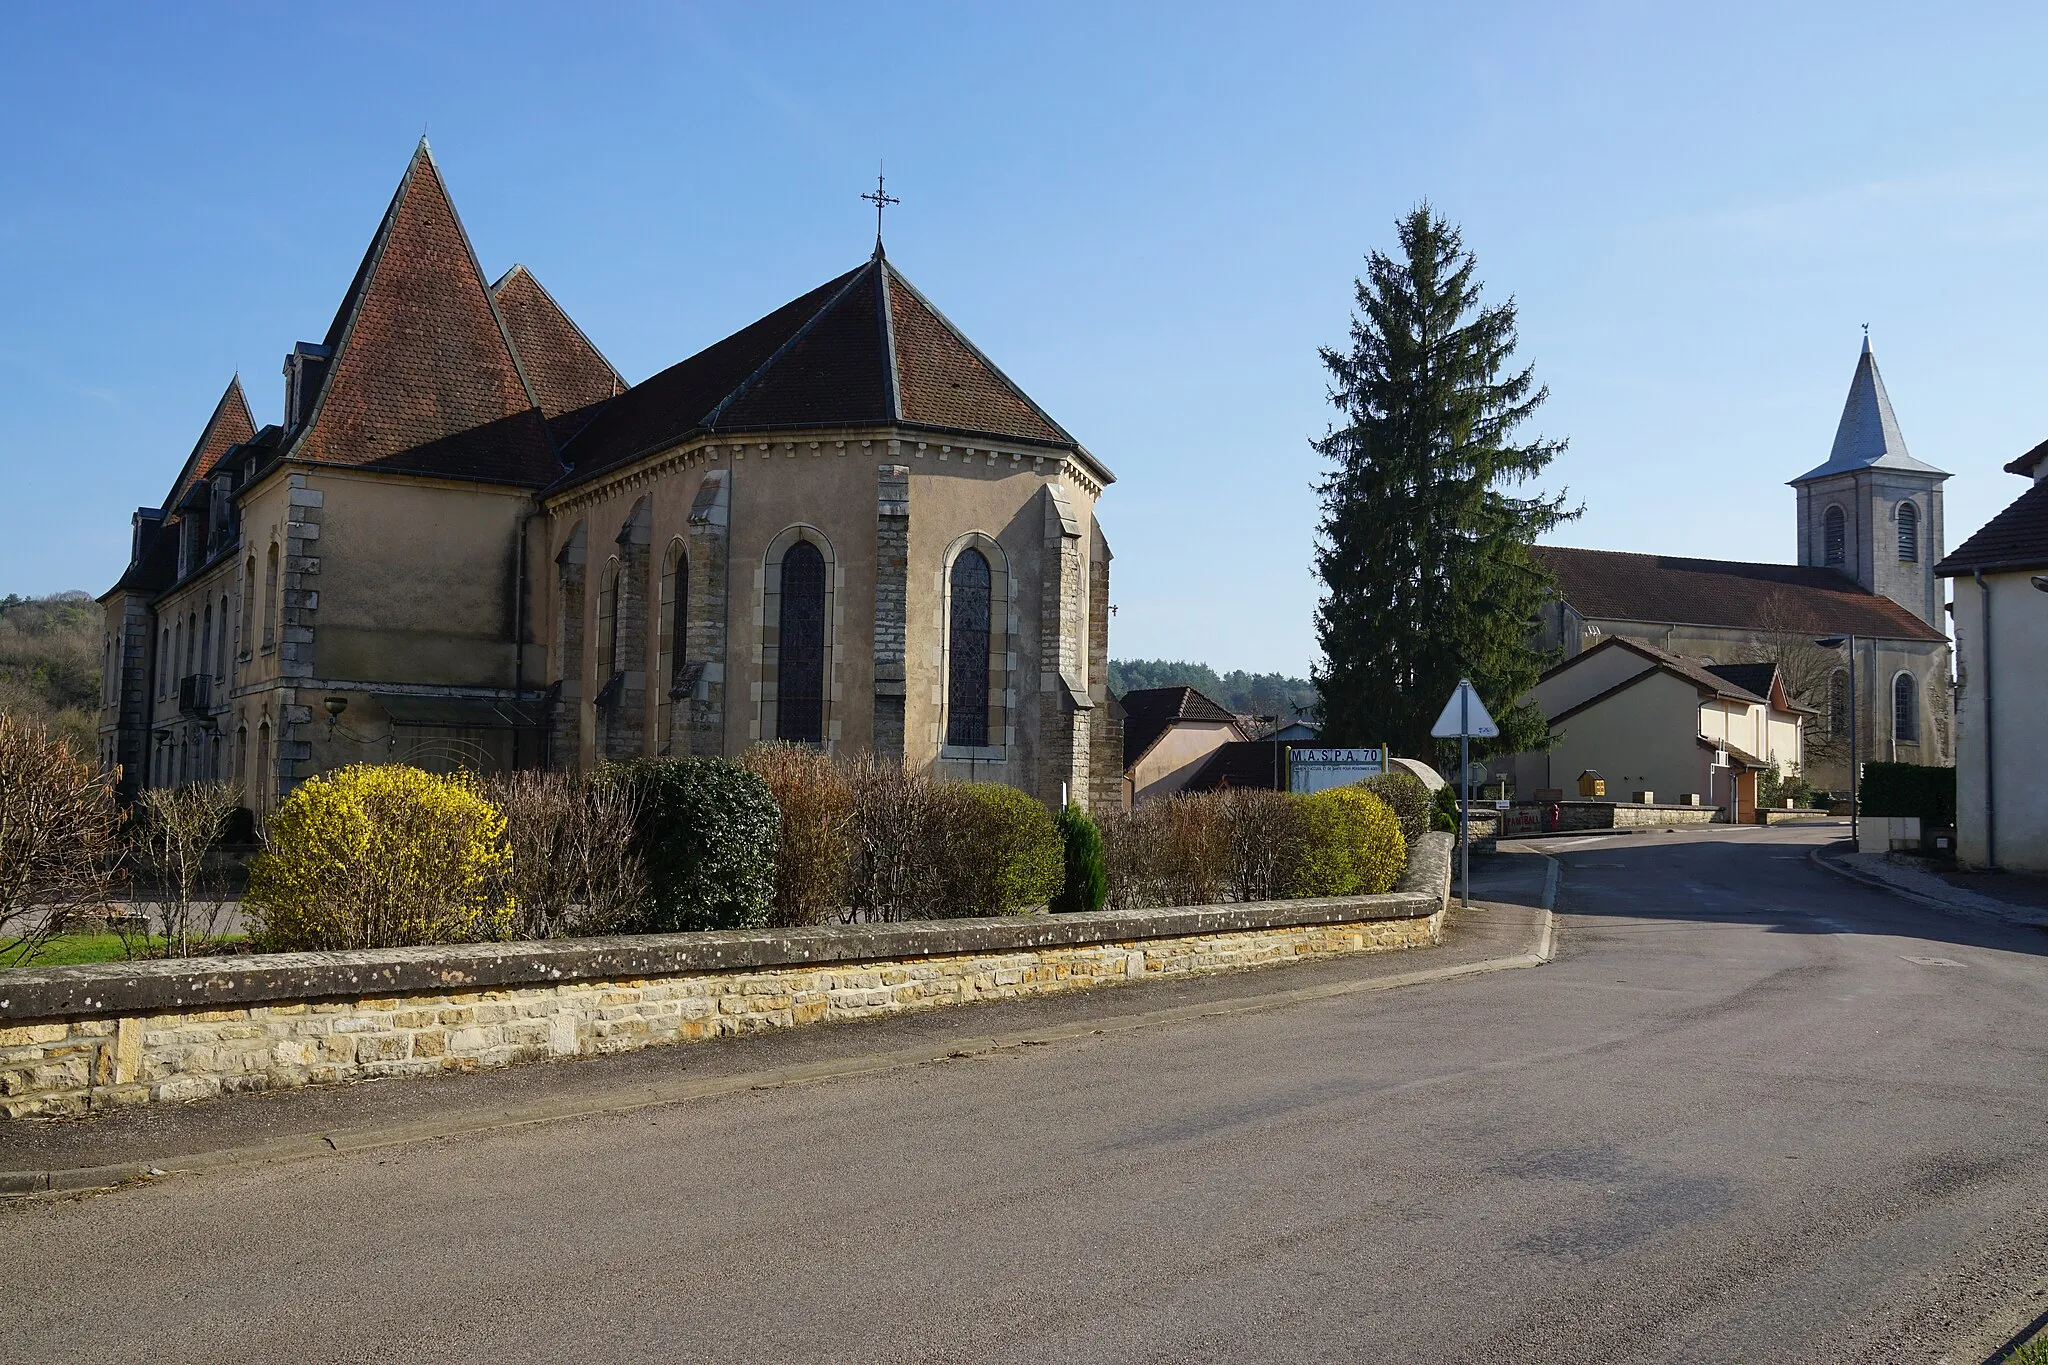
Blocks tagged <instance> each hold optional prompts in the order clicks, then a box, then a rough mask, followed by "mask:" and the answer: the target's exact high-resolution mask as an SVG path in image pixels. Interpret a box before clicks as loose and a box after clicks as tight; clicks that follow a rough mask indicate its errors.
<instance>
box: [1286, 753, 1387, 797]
mask: <svg viewBox="0 0 2048 1365" xmlns="http://www.w3.org/2000/svg"><path fill="white" fill-rule="evenodd" d="M1386 770H1387V751H1386V749H1385V748H1378V749H1304V748H1289V749H1288V751H1287V785H1288V788H1289V789H1290V790H1292V791H1298V792H1319V791H1328V790H1329V789H1330V788H1331V787H1348V786H1350V785H1351V784H1352V783H1354V782H1362V781H1364V780H1365V779H1366V778H1368V777H1378V776H1379V775H1380V774H1381V773H1383V772H1385V771H1386Z"/></svg>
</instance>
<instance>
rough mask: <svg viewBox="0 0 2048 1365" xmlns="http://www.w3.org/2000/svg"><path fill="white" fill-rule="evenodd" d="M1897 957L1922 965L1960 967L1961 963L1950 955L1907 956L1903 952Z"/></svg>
mask: <svg viewBox="0 0 2048 1365" xmlns="http://www.w3.org/2000/svg"><path fill="white" fill-rule="evenodd" d="M1899 957H1900V958H1901V960H1903V961H1906V962H1917V963H1919V964H1920V965H1921V966H1923V967H1960V966H1962V965H1963V964H1962V963H1960V962H1958V961H1956V960H1955V959H1954V958H1952V957H1908V956H1906V954H1904V953H1901V954H1899Z"/></svg>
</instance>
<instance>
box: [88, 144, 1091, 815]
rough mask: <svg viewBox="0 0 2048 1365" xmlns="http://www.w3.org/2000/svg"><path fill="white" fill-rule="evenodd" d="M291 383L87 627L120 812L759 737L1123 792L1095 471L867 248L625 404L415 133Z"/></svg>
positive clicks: (237, 426) (176, 511)
mask: <svg viewBox="0 0 2048 1365" xmlns="http://www.w3.org/2000/svg"><path fill="white" fill-rule="evenodd" d="M285 381H286V382H285V395H284V405H283V407H284V412H283V418H282V420H281V421H280V422H279V423H277V424H275V425H271V426H265V427H263V428H262V429H261V430H258V429H256V427H255V424H254V422H253V420H252V419H251V417H250V415H249V413H248V408H247V404H246V401H244V399H243V396H242V394H241V390H240V388H239V385H236V386H233V387H231V389H230V393H229V396H228V397H227V398H223V400H222V402H221V404H220V405H219V407H218V408H217V410H216V412H215V415H214V417H213V418H212V419H211V420H210V421H209V423H208V426H207V429H206V433H205V434H204V435H203V436H202V438H201V441H200V444H199V447H198V448H197V449H196V450H195V452H194V455H193V456H192V457H191V458H190V459H188V461H187V469H186V471H184V472H181V474H180V477H179V480H178V481H177V483H176V484H175V485H174V491H173V497H172V499H171V500H170V501H168V502H167V503H166V504H165V505H164V506H162V507H158V508H145V509H143V510H141V511H139V512H138V513H137V514H136V518H135V530H134V543H133V551H132V555H131V563H130V565H129V567H128V570H127V571H126V572H125V573H124V574H123V575H122V578H121V580H120V582H119V583H117V584H116V586H115V587H114V588H113V589H112V590H110V591H109V592H108V593H107V594H106V596H105V597H104V598H103V599H102V601H103V603H104V604H105V607H106V611H107V620H108V650H109V659H110V667H109V679H110V681H109V686H108V690H107V696H106V699H105V706H104V708H103V711H102V723H101V735H102V741H103V745H104V748H105V752H106V754H107V755H108V757H109V760H110V761H114V762H119V763H120V764H122V766H123V768H124V770H125V779H124V780H125V782H126V784H127V785H128V787H129V789H130V790H133V789H134V788H136V787H137V786H141V785H175V784H178V783H181V782H187V781H194V780H200V779H204V778H210V777H220V778H227V779H232V780H235V781H238V782H239V783H241V784H242V785H243V786H244V788H245V790H246V791H247V792H248V793H249V794H250V796H249V799H250V803H251V804H252V805H253V806H255V807H257V808H258V809H259V810H261V809H264V808H267V806H268V805H269V804H270V803H272V802H273V801H274V800H275V799H276V797H277V796H278V795H280V794H282V793H283V792H286V791H288V790H290V788H291V787H292V786H293V785H294V784H295V783H297V782H299V781H302V780H304V779H305V778H306V777H308V776H310V775H312V774H314V773H317V772H321V771H324V770H326V769H329V768H332V767H335V766H338V765H340V764H344V763H349V762H359V761H406V762H413V763H418V764H421V765H423V766H429V767H451V766H466V767H471V768H476V769H479V770H483V771H501V770H504V769H508V768H518V767H531V766H552V767H557V768H576V767H587V766H589V765H591V764H594V763H597V762H600V761H602V760H605V759H620V758H628V757H633V756H638V755H657V754H678V755H681V754H697V755H732V754H737V753H738V752H740V751H741V750H743V749H745V748H746V747H747V746H748V745H750V744H754V743H758V742H762V741H766V740H775V739H782V740H789V741H792V742H797V743H805V744H814V745H818V746H820V747H823V748H826V749H828V750H831V751H834V752H843V753H860V752H873V753H877V754H881V755H884V756H886V757H889V758H892V759H897V760H900V761H902V762H904V763H906V764H910V765H913V766H916V767H919V768H923V769H930V770H933V771H935V772H938V773H940V774H942V775H949V776H959V777H973V778H978V779H981V780H992V781H1002V782H1008V783H1010V784H1012V785H1015V786H1018V787H1021V788H1023V789H1025V790H1027V791H1030V792H1032V793H1034V794H1035V795H1037V796H1039V797H1040V798H1041V799H1043V800H1045V801H1047V802H1048V803H1054V802H1057V801H1059V800H1061V799H1065V798H1072V799H1077V800H1081V801H1083V802H1086V803H1089V804H1093V805H1097V806H1106V805H1114V804H1116V803H1117V802H1118V800H1119V794H1120V786H1121V776H1122V763H1121V755H1122V737H1121V732H1120V728H1119V726H1118V724H1117V721H1116V719H1115V716H1114V715H1113V712H1112V708H1111V707H1110V706H1109V705H1108V704H1107V703H1108V701H1109V698H1108V692H1107V688H1106V685H1105V683H1106V673H1107V666H1108V616H1109V610H1108V609H1109V596H1108V595H1109V564H1110V552H1109V546H1108V542H1107V541H1106V539H1105V538H1104V536H1103V534H1102V530H1101V527H1100V526H1099V524H1098V523H1097V521H1096V519H1095V504H1096V501H1097V499H1098V498H1099V497H1100V496H1101V494H1102V492H1103V490H1104V489H1105V488H1106V487H1107V485H1108V484H1109V483H1110V482H1111V481H1112V476H1111V475H1110V473H1109V471H1108V469H1107V468H1105V467H1104V466H1103V465H1102V464H1101V463H1100V462H1099V461H1097V460H1096V459H1095V457H1094V456H1093V455H1091V454H1090V453H1089V452H1088V451H1087V450H1086V449H1085V448H1084V447H1082V446H1081V445H1080V444H1079V443H1078V442H1077V441H1075V439H1074V438H1073V437H1072V436H1071V435H1070V434H1068V433H1067V432H1066V431H1065V429H1064V428H1062V427H1060V426H1059V424H1058V423H1056V422H1055V421H1053V419H1052V418H1051V417H1049V416H1048V415H1046V413H1045V412H1044V411H1043V410H1042V409H1041V408H1039V407H1038V405H1037V404H1035V403H1034V402H1032V401H1031V399H1030V398H1029V397H1028V396H1027V395H1025V394H1024V393H1023V391H1022V390H1021V389H1019V388H1018V387H1017V386H1016V385H1015V384H1014V383H1012V382H1011V381H1010V380H1009V379H1008V378H1007V376H1005V375H1004V374H1003V373H1002V372H1001V371H1000V370H999V369H997V368H996V367H995V365H994V364H993V363H992V362H991V361H989V360H988V359H987V357H986V356H984V355H983V354H982V353H981V352H980V351H979V350H977V349H976V348H975V347H974V346H973V345H972V343H970V342H969V341H968V340H967V339H966V337H965V336H964V335H963V334H962V333H961V332H960V331H959V330H958V329H957V328H956V327H954V326H953V324H952V323H951V322H949V321H948V320H947V319H946V318H945V317H944V315H942V314H941V313H940V312H939V311H938V309H937V308H936V307H934V306H933V305H932V303H931V302H930V301H929V300H928V299H926V298H925V297H924V296H923V295H922V294H920V293H919V292H918V291H917V290H916V289H915V288H914V287H913V286H912V285H911V284H910V283H909V281H907V280H906V279H905V278H904V277H903V276H902V274H901V273H900V272H899V271H898V270H897V269H896V268H895V266H894V265H893V264H892V263H891V262H890V261H888V259H887V258H886V257H885V256H884V254H883V253H882V251H881V248H880V244H879V243H877V246H876V249H875V252H874V254H873V256H872V257H871V258H870V259H869V260H868V261H866V262H864V263H862V264H861V265H859V266H856V267H855V268H854V269H852V270H850V271H848V272H846V273H845V274H843V275H841V276H839V277H838V278H836V279H834V280H831V281H828V282H827V283H825V284H824V285H821V286H819V287H818V288H817V289H814V290H811V291H810V292H808V293H806V294H804V295H802V296H800V297H798V298H797V299H795V300H793V301H791V302H790V303H788V304H785V305H783V306H782V307H780V308H778V309H776V310H774V311H773V312H771V313H769V314H767V315H766V316H765V317H763V318H762V319H761V320H760V321H758V322H756V323H754V324H752V325H750V326H748V327H745V328H742V329H741V330H740V331H739V332H736V333H734V334H733V335H732V336H730V337H727V338H725V339H724V340H722V341H719V342H716V343H715V344H713V345H711V346H709V347H707V348H706V349H704V350H703V351H700V352H699V353H697V354H696V355H694V356H692V357H690V358H689V359H687V360H685V361H682V362H681V363H680V364H677V365H675V366H672V367H670V368H669V369H667V370H664V371H662V372H661V373H660V374H657V375H655V376H653V377H652V378H650V379H648V380H645V381H643V382H642V383H640V384H638V385H628V384H626V383H625V381H624V380H623V379H622V378H621V377H620V376H619V374H618V373H617V371H616V370H614V369H613V367H612V366H611V365H610V364H609V363H608V362H607V361H606V360H605V359H604V357H603V355H602V354H601V353H600V352H599V351H598V350H597V348H596V347H595V346H594V345H592V344H591V343H590V341H589V339H588V338H587V337H586V336H585V335H584V334H583V332H582V331H581V330H580V329H579V328H577V327H576V326H575V324H574V323H573V322H571V321H570V319H569V317H568V315H567V313H566V312H564V311H563V310H562V309H561V308H560V307H559V306H558V305H557V304H556V302H555V300H554V299H553V298H552V297H550V296H549V295H548V293H547V291H546V290H545V289H543V288H542V287H541V286H540V284H539V282H538V280H536V279H535V278H534V276H533V275H532V274H531V272H529V271H527V270H526V269H525V267H523V266H515V267H514V268H513V269H512V270H510V271H508V272H507V273H506V274H504V275H503V276H501V277H500V278H499V279H498V280H497V281H495V282H494V283H491V282H487V281H486V277H485V276H484V274H483V272H482V270H481V268H480V266H479V265H478V263H477V261H476V257H475V254H474V252H473V251H472V249H471V247H470V244H469V239H468V236H467V234H466V233H465V232H464V230H463V228H462V224H461V221H460V219H459V218H458V217H457V215H456V213H455V209H454V205H453V203H452V201H451V200H450V198H449V196H448V193H447V188H446V186H445V184H444V183H443V180H442V177H441V172H440V169H439V167H438V166H437V165H436V164H435V162H434V159H433V157H432V154H431V153H430V152H429V150H428V149H427V147H426V144H425V142H424V140H423V141H422V142H421V144H420V147H419V149H418V151H417V152H416V153H415V155H414V157H413V159H412V162H411V164H410V165H409V166H408V167H407V170H406V173H405V176H404V178H403V179H402V180H401V182H400V185H399V188H398V191H397V193H396V194H395V195H394V196H393V198H392V201H391V204H390V207H389V208H388V209H387V211H386V213H385V216H384V219H383V221H382V222H381V223H380V225H379V226H378V229H377V232H376V233H375V235H374V237H373V239H372V241H371V244H370V247H369V249H368V251H367V252H366V253H365V255H364V257H363V260H362V263H361V265H360V266H359V268H358V269H357V271H356V274H355V277H354V279H353V281H352V282H351V283H350V285H349V287H348V289H347V291H346V293H345V295H344V297H343V301H342V304H341V307H340V309H339V310H338V311H337V313H336V315H335V318H334V321H333V323H332V325H331V326H330V327H329V328H328V331H327V333H326V335H325V336H324V337H323V339H322V340H321V341H320V342H317V343H312V342H302V343H300V344H298V345H297V346H295V347H294V348H293V349H292V351H291V352H290V354H289V355H288V356H287V357H286V360H285ZM231 399H232V401H230V400H231ZM194 471H196V472H194ZM200 489H203V492H201V491H198V490H200ZM209 619H210V620H211V621H212V622H214V624H213V625H211V626H209V624H208V621H209ZM187 622H197V623H198V624H197V626H196V627H189V628H188V626H187V624H185V623H187ZM195 631H196V634H195ZM194 639H196V640H197V641H198V643H197V644H193V643H192V641H193V640H194Z"/></svg>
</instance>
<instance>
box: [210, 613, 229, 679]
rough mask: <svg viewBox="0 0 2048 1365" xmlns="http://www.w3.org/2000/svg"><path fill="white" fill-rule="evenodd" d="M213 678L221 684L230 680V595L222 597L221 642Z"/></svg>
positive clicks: (214, 657) (214, 665)
mask: <svg viewBox="0 0 2048 1365" xmlns="http://www.w3.org/2000/svg"><path fill="white" fill-rule="evenodd" d="M213 676H214V677H215V678H217V679H219V680H220V681H221V682H226V681H227V680H228V595H227V594H226V593H222V594H221V595H220V642H219V644H218V645H217V646H216V648H215V652H214V656H213Z"/></svg>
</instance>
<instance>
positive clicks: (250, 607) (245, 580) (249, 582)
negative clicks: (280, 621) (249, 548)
mask: <svg viewBox="0 0 2048 1365" xmlns="http://www.w3.org/2000/svg"><path fill="white" fill-rule="evenodd" d="M255 642H256V556H255V555H250V556H249V562H248V563H247V564H245V565H243V566H242V642H241V645H240V646H239V647H238V649H237V651H236V652H237V653H239V654H240V655H241V656H242V657H243V658H244V659H246V658H248V657H249V650H250V647H251V646H252V645H254V644H255Z"/></svg>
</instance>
